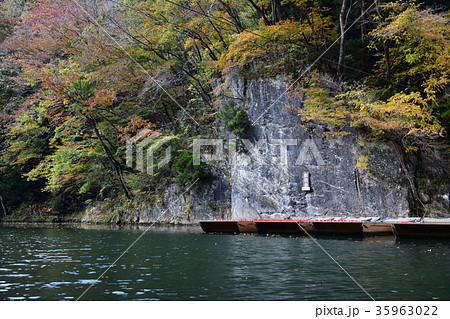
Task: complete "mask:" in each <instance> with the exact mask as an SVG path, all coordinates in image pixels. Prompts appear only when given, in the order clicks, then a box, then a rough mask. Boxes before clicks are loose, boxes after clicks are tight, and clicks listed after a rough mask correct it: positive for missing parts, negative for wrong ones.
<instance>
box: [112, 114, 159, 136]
mask: <svg viewBox="0 0 450 319" xmlns="http://www.w3.org/2000/svg"><path fill="white" fill-rule="evenodd" d="M154 127H155V124H153V123H150V122H149V121H148V120H144V119H143V118H142V117H140V116H138V115H135V114H133V115H131V116H130V117H129V118H128V125H127V126H125V127H124V128H119V131H120V132H122V133H124V135H123V136H120V139H121V140H122V141H124V142H126V141H129V140H131V139H133V140H134V141H138V140H141V139H143V138H146V137H148V136H150V135H154V134H156V135H157V136H159V135H161V133H160V131H159V130H154V129H153V128H154Z"/></svg>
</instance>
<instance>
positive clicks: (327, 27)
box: [0, 0, 450, 215]
mask: <svg viewBox="0 0 450 319" xmlns="http://www.w3.org/2000/svg"><path fill="white" fill-rule="evenodd" d="M0 41H1V49H0V55H1V56H0V58H1V65H0V72H1V73H0V145H1V151H0V196H2V198H3V201H4V203H5V207H6V210H7V211H6V212H5V213H7V214H10V213H11V212H13V211H22V212H25V213H26V214H28V213H30V214H47V213H48V214H50V212H51V214H57V213H59V214H66V213H70V212H71V211H73V210H80V209H83V208H84V207H85V206H86V205H87V204H89V203H91V202H92V201H97V200H104V199H108V198H116V199H117V198H119V199H123V200H124V201H126V200H132V199H133V197H135V196H140V197H143V196H144V197H145V196H147V197H148V198H151V197H152V196H155V195H156V194H161V193H162V192H163V190H164V189H165V187H166V186H167V185H168V184H170V183H173V182H178V183H179V184H180V185H186V184H189V183H190V182H193V181H195V180H196V179H197V178H201V179H203V180H205V181H207V180H208V178H207V177H208V176H209V174H210V173H209V167H208V166H207V165H206V164H205V165H201V166H200V167H194V166H193V165H192V161H190V159H191V158H192V152H191V145H192V139H193V138H195V137H198V136H208V137H218V135H219V133H218V127H219V126H220V125H221V124H225V126H226V127H227V129H228V130H229V131H232V132H233V133H234V134H235V135H237V136H239V135H242V134H243V131H244V130H245V128H246V127H247V126H248V125H249V123H248V119H247V115H246V114H245V112H243V111H242V110H238V109H237V108H236V107H235V105H234V104H232V102H230V103H228V102H227V103H225V102H223V100H222V99H221V96H220V95H226V94H224V93H226V92H224V91H226V88H224V85H225V84H226V80H225V79H226V77H227V76H230V75H232V74H235V73H236V72H238V73H240V74H243V75H244V76H246V77H247V78H255V77H271V76H276V75H279V74H283V75H284V76H287V77H289V78H291V79H292V83H293V85H292V86H291V87H290V89H291V91H290V94H292V95H294V96H295V95H301V96H302V97H306V99H305V104H306V106H305V108H302V109H300V110H298V112H299V116H301V117H302V119H303V120H304V121H305V122H308V121H314V122H325V123H328V124H332V125H334V126H335V127H336V130H337V131H339V130H340V129H341V128H342V127H348V126H349V125H350V126H354V127H357V128H359V129H364V130H367V131H368V132H369V133H370V134H372V135H373V136H377V137H379V138H383V139H389V140H393V141H395V142H396V143H397V145H399V146H400V152H404V151H405V150H407V151H419V150H420V149H426V148H427V147H430V145H435V144H436V143H437V144H439V145H440V146H441V148H446V145H448V140H446V136H447V135H446V134H447V133H446V132H447V131H448V129H449V123H450V121H449V120H450V108H449V97H448V92H449V74H448V72H449V69H450V68H449V66H450V62H449V61H450V51H449V50H450V43H449V13H448V8H446V7H445V6H444V5H441V6H439V4H438V5H436V1H428V2H427V1H425V3H421V4H419V3H418V2H414V1H397V2H388V1H381V2H380V1H375V2H370V1H366V0H358V1H354V0H339V1H338V0H259V1H257V0H236V1H231V0H193V1H185V0H122V1H119V2H116V1H107V0H83V1H71V0H51V1H50V0H8V1H3V2H2V3H1V4H0ZM218 84H221V85H218ZM296 111H297V110H296ZM146 139H149V141H150V142H149V143H157V141H163V140H164V141H165V140H170V145H171V147H172V154H174V158H175V160H173V161H172V162H171V163H169V167H168V168H166V169H162V170H158V171H157V173H156V174H154V175H149V174H146V173H145V172H140V171H138V170H136V169H134V168H131V167H128V166H127V165H126V163H125V153H126V143H127V142H130V141H133V142H135V143H140V142H143V141H144V140H146ZM433 147H434V146H433ZM155 165H156V164H155ZM413 183H414V182H413ZM30 207H32V208H30ZM1 214H3V212H1ZM1 214H0V215H1Z"/></svg>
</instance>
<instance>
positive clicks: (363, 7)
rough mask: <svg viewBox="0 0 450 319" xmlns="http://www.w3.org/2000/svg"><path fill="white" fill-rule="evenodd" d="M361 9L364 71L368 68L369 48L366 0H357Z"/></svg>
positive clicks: (362, 63)
mask: <svg viewBox="0 0 450 319" xmlns="http://www.w3.org/2000/svg"><path fill="white" fill-rule="evenodd" d="M358 3H359V7H360V9H361V18H360V27H361V68H362V70H363V71H364V72H367V71H368V70H369V50H368V48H367V43H366V34H367V28H366V22H367V21H366V12H365V11H366V0H358Z"/></svg>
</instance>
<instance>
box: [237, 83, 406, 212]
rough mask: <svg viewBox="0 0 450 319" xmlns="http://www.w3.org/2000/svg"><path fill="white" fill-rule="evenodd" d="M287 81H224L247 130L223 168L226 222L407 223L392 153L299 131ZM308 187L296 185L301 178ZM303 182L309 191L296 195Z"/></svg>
mask: <svg viewBox="0 0 450 319" xmlns="http://www.w3.org/2000/svg"><path fill="white" fill-rule="evenodd" d="M286 83H287V81H284V80H283V79H282V78H281V79H276V80H263V79H261V80H252V81H245V80H244V79H243V78H240V77H236V78H234V79H233V80H232V81H231V92H232V95H233V98H234V99H235V100H236V101H239V102H238V104H240V105H241V107H242V108H243V109H244V110H245V111H246V112H247V113H248V116H249V120H250V122H251V125H250V127H249V128H248V129H247V130H246V132H245V136H244V137H243V138H244V140H243V144H244V145H245V151H243V152H242V151H241V152H239V151H238V152H236V155H235V160H234V164H233V165H232V167H231V181H232V182H231V189H232V191H231V217H232V218H261V217H281V218H283V217H288V216H292V217H293V216H314V215H324V214H327V216H382V217H384V216H391V217H400V216H407V214H408V211H409V201H410V195H409V185H408V182H407V179H406V176H405V175H404V173H403V172H402V169H401V166H400V162H399V158H398V156H397V153H396V151H395V149H394V148H393V147H391V146H389V145H385V144H375V143H367V142H364V140H363V138H362V136H360V135H358V134H357V133H355V132H352V133H351V134H350V135H346V136H340V137H334V138H329V137H328V138H327V137H325V136H324V134H323V133H324V131H325V130H327V128H326V127H323V126H321V125H315V126H313V128H305V127H302V125H301V123H300V121H299V118H298V115H297V114H296V112H295V111H292V110H287V108H286V106H287V105H291V106H293V107H294V109H295V108H298V107H301V101H300V100H295V99H289V98H288V95H287V94H286V88H287V87H286V85H287V84H286ZM304 173H305V174H307V176H308V175H309V180H307V181H303V175H304ZM308 181H309V184H310V185H309V186H310V190H309V191H307V190H302V187H303V186H305V185H304V184H305V182H308Z"/></svg>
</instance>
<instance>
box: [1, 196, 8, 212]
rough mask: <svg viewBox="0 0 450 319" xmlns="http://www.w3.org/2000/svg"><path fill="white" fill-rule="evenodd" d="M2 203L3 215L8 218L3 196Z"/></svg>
mask: <svg viewBox="0 0 450 319" xmlns="http://www.w3.org/2000/svg"><path fill="white" fill-rule="evenodd" d="M0 202H1V203H2V208H3V214H5V217H6V215H7V213H6V207H5V204H3V197H1V196H0Z"/></svg>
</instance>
